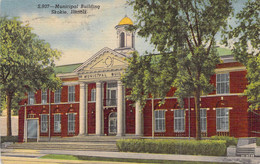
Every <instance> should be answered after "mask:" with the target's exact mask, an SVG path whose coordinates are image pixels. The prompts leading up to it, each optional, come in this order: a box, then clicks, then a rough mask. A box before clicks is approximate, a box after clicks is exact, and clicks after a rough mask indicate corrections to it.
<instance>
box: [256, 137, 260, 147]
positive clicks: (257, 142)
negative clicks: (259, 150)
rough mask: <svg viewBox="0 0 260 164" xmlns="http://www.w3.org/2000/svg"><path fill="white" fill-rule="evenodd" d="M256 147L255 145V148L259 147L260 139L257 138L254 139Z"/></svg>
mask: <svg viewBox="0 0 260 164" xmlns="http://www.w3.org/2000/svg"><path fill="white" fill-rule="evenodd" d="M256 145H257V146H260V137H257V138H256Z"/></svg>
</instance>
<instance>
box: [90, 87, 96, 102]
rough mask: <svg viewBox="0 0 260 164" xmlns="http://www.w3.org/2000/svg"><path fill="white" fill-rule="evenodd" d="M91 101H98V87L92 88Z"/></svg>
mask: <svg viewBox="0 0 260 164" xmlns="http://www.w3.org/2000/svg"><path fill="white" fill-rule="evenodd" d="M90 101H91V102H96V88H92V89H91V95H90Z"/></svg>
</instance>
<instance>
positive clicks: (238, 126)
mask: <svg viewBox="0 0 260 164" xmlns="http://www.w3.org/2000/svg"><path fill="white" fill-rule="evenodd" d="M131 25H133V22H132V20H131V19H130V18H128V17H125V18H123V19H122V20H121V21H120V23H119V24H118V25H117V26H116V27H115V29H116V31H117V38H118V46H117V48H116V49H114V50H112V49H110V48H107V47H105V48H103V49H101V50H100V51H99V52H97V53H96V54H94V55H93V56H92V57H91V58H89V59H88V60H87V61H85V62H84V63H80V64H71V65H65V66H58V67H56V72H57V76H58V77H60V78H61V80H62V81H63V84H62V85H63V86H62V88H61V89H60V90H57V91H55V92H51V91H49V90H38V91H36V92H29V93H27V97H28V98H27V99H25V100H22V101H21V102H20V105H21V108H20V110H19V132H18V133H19V141H24V140H25V139H26V138H38V137H43V136H49V135H50V136H52V137H53V136H57V137H69V136H76V135H97V136H101V135H116V136H119V137H120V136H124V135H136V136H152V135H154V136H168V137H189V136H191V137H195V133H196V126H195V121H196V120H195V110H194V99H193V98H192V97H191V98H187V99H185V105H184V108H185V109H181V108H180V107H179V106H178V103H177V99H176V97H174V88H172V89H171V90H170V91H169V92H168V94H167V96H166V100H165V104H164V105H161V106H159V105H158V103H159V101H160V99H159V98H158V99H156V98H155V99H154V111H153V112H152V102H151V101H152V100H151V99H147V103H146V105H145V106H144V107H143V108H141V106H140V105H139V103H135V102H132V101H130V100H127V99H126V94H127V89H126V88H125V87H124V85H123V84H122V82H121V80H120V78H121V74H122V73H123V72H124V70H125V69H126V68H127V66H128V63H127V61H126V60H125V59H126V58H128V57H129V55H130V52H132V51H134V50H135V32H132V31H127V30H126V27H127V26H131ZM219 53H220V54H221V58H222V60H223V63H222V64H219V65H217V68H216V74H215V75H213V76H212V77H211V83H212V84H214V85H215V86H216V90H215V91H214V92H212V93H211V94H209V95H207V96H202V97H201V100H200V101H201V118H200V119H201V128H202V129H201V131H202V136H204V137H210V136H214V135H223V136H234V137H249V136H260V134H259V132H260V120H259V116H258V115H257V114H255V113H259V112H258V111H255V112H248V111H247V109H248V103H247V98H246V97H245V96H243V94H242V93H243V91H244V89H245V88H246V85H247V80H246V68H245V67H244V66H243V65H242V64H240V63H238V62H236V61H234V59H233V57H232V56H231V55H230V51H227V50H225V49H219ZM153 115H154V120H153V117H152V116H153ZM25 120H26V121H25Z"/></svg>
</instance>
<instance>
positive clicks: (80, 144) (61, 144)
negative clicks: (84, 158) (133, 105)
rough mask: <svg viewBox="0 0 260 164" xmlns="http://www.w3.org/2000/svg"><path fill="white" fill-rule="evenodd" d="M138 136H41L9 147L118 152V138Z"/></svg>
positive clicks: (8, 147)
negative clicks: (38, 139) (35, 140)
mask: <svg viewBox="0 0 260 164" xmlns="http://www.w3.org/2000/svg"><path fill="white" fill-rule="evenodd" d="M123 138H124V139H128V138H136V137H134V136H124V137H116V136H75V137H64V138H61V137H52V138H51V140H50V142H49V141H48V137H41V138H40V141H39V142H27V143H15V144H12V145H9V146H7V149H33V150H78V151H107V152H116V151H118V150H117V147H116V141H117V140H118V139H123Z"/></svg>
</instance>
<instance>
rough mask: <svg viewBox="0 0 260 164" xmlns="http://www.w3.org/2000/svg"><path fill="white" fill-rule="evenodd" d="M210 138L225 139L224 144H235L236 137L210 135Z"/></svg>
mask: <svg viewBox="0 0 260 164" xmlns="http://www.w3.org/2000/svg"><path fill="white" fill-rule="evenodd" d="M210 139H211V140H225V141H226V146H227V147H229V146H237V141H238V139H237V138H235V137H228V136H212V137H210Z"/></svg>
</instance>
